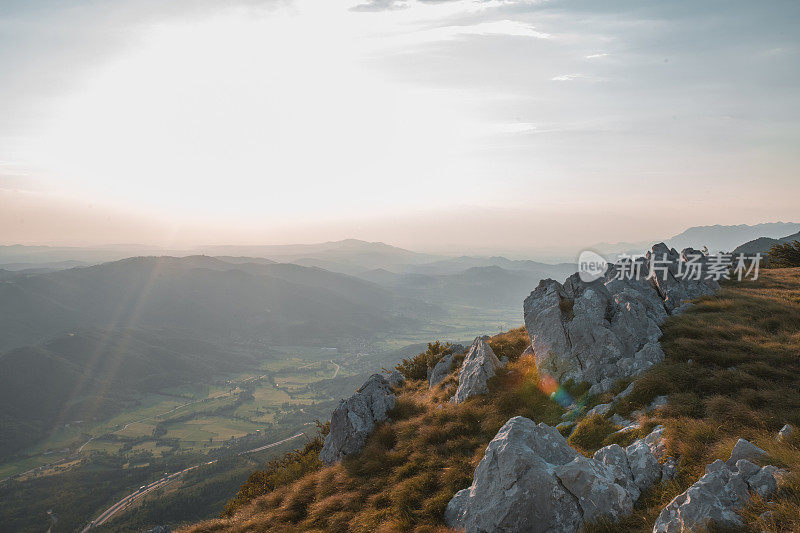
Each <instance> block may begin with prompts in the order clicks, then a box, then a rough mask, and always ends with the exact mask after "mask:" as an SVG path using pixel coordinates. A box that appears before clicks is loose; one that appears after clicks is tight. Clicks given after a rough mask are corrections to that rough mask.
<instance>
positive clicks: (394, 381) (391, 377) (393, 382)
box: [386, 370, 406, 387]
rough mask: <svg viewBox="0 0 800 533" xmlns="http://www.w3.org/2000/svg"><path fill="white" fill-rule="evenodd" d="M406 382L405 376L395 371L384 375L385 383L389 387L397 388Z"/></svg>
mask: <svg viewBox="0 0 800 533" xmlns="http://www.w3.org/2000/svg"><path fill="white" fill-rule="evenodd" d="M405 380H406V378H405V376H403V374H401V373H400V372H398V371H397V370H392V371H391V372H389V374H387V375H386V381H388V382H389V386H390V387H397V386H398V385H400V384H401V383H403V382H404V381H405Z"/></svg>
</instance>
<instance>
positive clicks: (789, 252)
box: [769, 241, 800, 268]
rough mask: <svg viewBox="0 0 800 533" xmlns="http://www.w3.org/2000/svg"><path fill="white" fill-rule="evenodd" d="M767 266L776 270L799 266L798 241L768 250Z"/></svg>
mask: <svg viewBox="0 0 800 533" xmlns="http://www.w3.org/2000/svg"><path fill="white" fill-rule="evenodd" d="M769 264H770V266H772V267H776V268H786V267H796V266H800V241H794V242H787V243H784V244H776V245H775V246H773V247H772V248H770V250H769Z"/></svg>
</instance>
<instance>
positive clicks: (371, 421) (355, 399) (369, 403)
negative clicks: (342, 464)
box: [319, 374, 396, 465]
mask: <svg viewBox="0 0 800 533" xmlns="http://www.w3.org/2000/svg"><path fill="white" fill-rule="evenodd" d="M395 401H396V398H395V395H394V393H393V392H392V388H391V385H390V384H389V381H388V380H387V379H386V378H385V377H383V376H382V375H380V374H373V375H372V376H370V378H369V379H368V380H367V381H366V382H364V384H363V385H362V386H361V387H360V388H359V389H358V390H357V391H356V393H355V394H354V395H353V396H351V397H349V398H347V399H346V400H342V401H341V402H340V403H339V406H338V407H337V408H336V409H335V410H334V411H333V414H332V415H331V428H330V433H328V435H327V436H326V437H325V443H324V444H323V446H322V450H321V451H320V453H319V459H320V461H322V462H323V463H324V464H326V465H331V464H334V463H337V462H339V461H341V460H342V459H343V458H344V457H345V456H347V455H352V454H354V453H357V452H359V451H361V449H362V448H363V447H364V444H365V442H366V440H367V437H368V436H369V435H370V434H371V433H372V432H373V430H374V429H375V426H376V425H378V423H380V422H383V421H384V420H386V419H387V418H388V412H389V411H391V410H392V408H393V407H394V405H395Z"/></svg>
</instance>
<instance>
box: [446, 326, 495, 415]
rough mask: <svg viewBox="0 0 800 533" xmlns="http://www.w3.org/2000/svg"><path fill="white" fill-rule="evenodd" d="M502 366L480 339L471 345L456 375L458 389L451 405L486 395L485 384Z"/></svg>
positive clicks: (489, 347) (486, 387) (487, 390)
mask: <svg viewBox="0 0 800 533" xmlns="http://www.w3.org/2000/svg"><path fill="white" fill-rule="evenodd" d="M501 366H502V364H501V363H500V360H499V359H497V356H496V355H495V354H494V352H493V351H492V348H491V346H489V345H488V344H487V343H486V341H485V340H484V339H483V338H482V337H478V338H477V339H475V342H473V343H472V346H471V347H470V349H469V351H468V352H467V356H466V357H465V358H464V362H463V363H461V371H460V372H459V373H458V389H456V393H455V395H454V396H453V398H452V399H451V400H450V401H452V402H453V403H462V402H463V401H465V400H466V399H467V398H469V397H471V396H475V395H477V394H486V393H487V392H489V388H488V386H487V385H486V382H487V381H488V380H489V378H491V377H493V376H494V375H495V373H496V371H497V369H498V368H500V367H501Z"/></svg>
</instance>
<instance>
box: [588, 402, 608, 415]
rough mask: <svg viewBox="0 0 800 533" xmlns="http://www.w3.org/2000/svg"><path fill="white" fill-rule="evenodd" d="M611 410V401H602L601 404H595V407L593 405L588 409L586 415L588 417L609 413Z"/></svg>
mask: <svg viewBox="0 0 800 533" xmlns="http://www.w3.org/2000/svg"><path fill="white" fill-rule="evenodd" d="M610 410H611V404H610V403H601V404H598V405H595V406H594V407H592V408H591V409H589V410H588V411H586V416H587V417H588V416H594V415H604V414H606V413H608V412H609V411H610Z"/></svg>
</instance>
